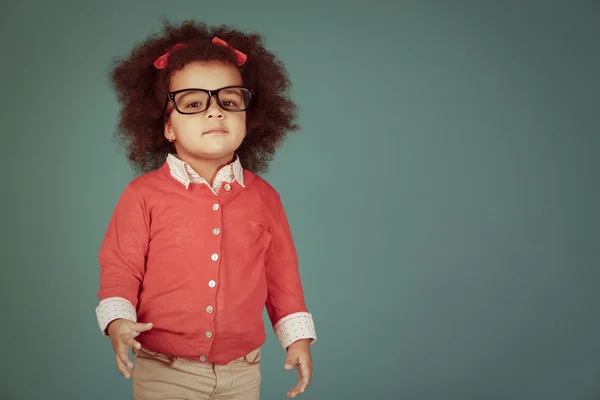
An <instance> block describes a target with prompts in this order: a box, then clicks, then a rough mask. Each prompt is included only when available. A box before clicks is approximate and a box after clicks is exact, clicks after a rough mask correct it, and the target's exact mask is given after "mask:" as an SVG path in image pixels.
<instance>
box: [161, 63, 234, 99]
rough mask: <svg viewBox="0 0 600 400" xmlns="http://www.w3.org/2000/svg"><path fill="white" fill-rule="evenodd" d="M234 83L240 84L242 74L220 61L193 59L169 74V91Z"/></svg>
mask: <svg viewBox="0 0 600 400" xmlns="http://www.w3.org/2000/svg"><path fill="white" fill-rule="evenodd" d="M236 85H242V76H241V74H240V71H239V70H238V69H237V68H235V67H233V66H230V65H226V64H223V63H220V62H214V61H213V62H207V61H195V62H191V63H189V64H186V65H185V66H184V67H183V68H182V69H181V70H179V71H176V72H174V73H173V75H171V82H170V85H169V91H171V92H174V91H176V90H180V89H188V88H197V89H207V90H214V89H219V88H222V87H225V86H236Z"/></svg>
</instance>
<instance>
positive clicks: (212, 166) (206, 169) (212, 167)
mask: <svg viewBox="0 0 600 400" xmlns="http://www.w3.org/2000/svg"><path fill="white" fill-rule="evenodd" d="M177 156H178V157H179V159H180V160H182V161H185V162H186V163H188V164H189V165H190V167H192V168H193V169H194V171H196V172H197V173H198V175H200V176H201V177H202V178H204V179H205V180H206V182H208V183H209V185H211V186H212V185H213V183H214V180H215V177H216V176H217V172H219V170H220V169H221V168H223V167H224V166H226V165H228V164H231V163H232V162H233V160H234V157H235V154H228V155H227V156H224V157H221V158H215V159H205V158H197V157H193V156H190V155H187V154H178V155H177Z"/></svg>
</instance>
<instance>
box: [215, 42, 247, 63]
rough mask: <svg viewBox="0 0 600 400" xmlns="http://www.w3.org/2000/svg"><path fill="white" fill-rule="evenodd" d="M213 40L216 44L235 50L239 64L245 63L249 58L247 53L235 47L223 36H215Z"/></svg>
mask: <svg viewBox="0 0 600 400" xmlns="http://www.w3.org/2000/svg"><path fill="white" fill-rule="evenodd" d="M212 42H213V44H216V45H217V46H223V47H227V48H228V49H229V50H231V51H232V52H233V54H235V60H236V62H237V65H238V66H242V65H244V63H245V62H246V60H247V59H248V56H247V55H245V54H244V53H242V52H241V51H239V50H238V49H236V48H234V47H233V46H230V45H229V44H228V43H227V42H226V41H224V40H223V39H221V38H218V37H216V36H215V37H214V38H213V40H212Z"/></svg>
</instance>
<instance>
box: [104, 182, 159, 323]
mask: <svg viewBox="0 0 600 400" xmlns="http://www.w3.org/2000/svg"><path fill="white" fill-rule="evenodd" d="M148 241H149V224H148V218H147V215H146V210H145V206H144V203H143V201H142V199H141V198H140V196H139V194H138V193H137V192H136V190H135V188H134V187H133V185H132V184H130V185H128V186H127V187H126V188H125V190H124V191H123V194H122V195H121V197H120V199H119V201H118V203H117V206H116V207H115V210H114V212H113V215H112V218H111V220H110V223H109V226H108V229H107V231H106V235H105V237H104V240H103V242H102V246H101V248H100V254H99V263H100V291H99V292H98V298H99V300H100V303H99V305H98V307H97V308H96V316H97V318H98V325H99V326H100V330H101V331H102V333H103V334H104V335H106V334H107V332H106V328H107V326H108V325H109V324H110V323H111V322H112V321H114V320H116V319H120V318H123V319H128V320H131V321H134V322H136V321H137V318H136V306H137V302H138V291H139V288H140V285H141V282H142V279H143V276H144V269H145V262H146V254H147V251H148Z"/></svg>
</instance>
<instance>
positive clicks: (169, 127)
mask: <svg viewBox="0 0 600 400" xmlns="http://www.w3.org/2000/svg"><path fill="white" fill-rule="evenodd" d="M165 138H167V140H168V141H169V142H174V141H175V130H174V129H173V124H171V121H167V122H165Z"/></svg>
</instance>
